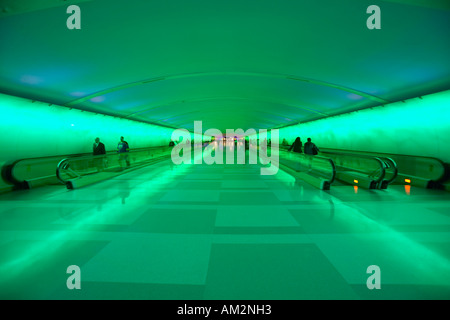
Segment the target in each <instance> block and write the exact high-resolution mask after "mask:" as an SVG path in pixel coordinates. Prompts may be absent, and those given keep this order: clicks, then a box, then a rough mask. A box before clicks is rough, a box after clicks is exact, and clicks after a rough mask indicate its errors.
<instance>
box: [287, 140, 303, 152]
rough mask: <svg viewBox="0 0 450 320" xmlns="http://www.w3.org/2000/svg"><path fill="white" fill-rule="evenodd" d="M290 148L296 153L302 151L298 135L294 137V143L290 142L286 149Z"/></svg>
mask: <svg viewBox="0 0 450 320" xmlns="http://www.w3.org/2000/svg"><path fill="white" fill-rule="evenodd" d="M291 150H293V151H294V152H297V153H302V141H301V140H300V137H297V138H296V139H295V141H294V143H293V144H292V146H291V147H290V148H289V150H288V151H291Z"/></svg>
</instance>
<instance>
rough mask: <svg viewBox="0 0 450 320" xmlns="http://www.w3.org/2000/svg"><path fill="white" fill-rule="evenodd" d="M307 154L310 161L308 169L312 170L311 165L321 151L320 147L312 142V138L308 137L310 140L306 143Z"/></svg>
mask: <svg viewBox="0 0 450 320" xmlns="http://www.w3.org/2000/svg"><path fill="white" fill-rule="evenodd" d="M304 149H305V156H306V159H307V161H308V171H311V165H312V161H313V158H314V156H315V155H316V154H318V153H319V148H317V146H316V145H315V144H314V143H312V142H311V138H308V142H306V143H305V148H304Z"/></svg>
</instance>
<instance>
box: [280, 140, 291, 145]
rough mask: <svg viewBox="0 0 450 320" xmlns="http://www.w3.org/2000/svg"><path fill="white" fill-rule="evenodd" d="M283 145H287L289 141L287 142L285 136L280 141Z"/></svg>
mask: <svg viewBox="0 0 450 320" xmlns="http://www.w3.org/2000/svg"><path fill="white" fill-rule="evenodd" d="M281 144H282V145H283V146H287V145H289V143H288V142H287V140H286V139H285V138H283V142H282V143H281Z"/></svg>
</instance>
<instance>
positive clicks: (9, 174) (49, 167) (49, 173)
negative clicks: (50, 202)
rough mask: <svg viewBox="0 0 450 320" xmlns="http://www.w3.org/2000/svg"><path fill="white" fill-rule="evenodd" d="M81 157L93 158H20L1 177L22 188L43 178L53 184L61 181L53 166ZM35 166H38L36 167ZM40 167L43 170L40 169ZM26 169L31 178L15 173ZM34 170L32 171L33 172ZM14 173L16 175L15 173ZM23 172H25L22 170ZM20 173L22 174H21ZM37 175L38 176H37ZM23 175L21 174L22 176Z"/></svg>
mask: <svg viewBox="0 0 450 320" xmlns="http://www.w3.org/2000/svg"><path fill="white" fill-rule="evenodd" d="M168 148H171V147H169V146H155V147H147V148H136V149H134V148H133V150H132V151H131V152H130V154H132V153H135V152H140V151H141V152H144V151H152V150H165V149H168ZM115 154H117V151H109V152H107V154H106V155H105V156H112V155H115ZM83 157H93V156H92V154H91V153H79V154H70V155H54V156H53V155H52V156H44V157H31V158H22V159H18V160H15V161H14V162H12V163H11V164H10V165H8V166H6V167H5V168H4V172H3V176H4V177H5V179H6V180H7V181H9V182H11V183H12V184H14V185H16V186H19V187H23V186H24V185H25V184H26V182H27V181H30V179H31V180H35V179H44V178H51V177H53V178H55V182H56V183H57V181H58V180H59V181H61V180H60V179H59V178H58V173H57V174H56V175H55V169H54V168H55V165H59V164H60V163H61V162H62V161H63V160H67V159H81V158H83ZM36 165H40V166H38V167H36ZM42 165H44V166H45V168H42ZM21 166H22V168H26V167H23V166H30V167H31V169H32V177H31V178H30V179H27V177H26V176H25V177H24V176H20V175H21V173H17V168H21ZM33 169H34V170H33ZM15 171H16V173H15ZM23 172H26V171H25V170H23ZM23 172H22V173H23ZM37 173H38V174H37ZM22 175H23V174H22Z"/></svg>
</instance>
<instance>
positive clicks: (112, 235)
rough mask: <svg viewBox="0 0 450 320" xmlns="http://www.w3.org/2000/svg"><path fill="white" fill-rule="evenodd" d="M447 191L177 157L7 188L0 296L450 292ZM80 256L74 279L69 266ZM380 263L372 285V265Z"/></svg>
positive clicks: (0, 213) (2, 198)
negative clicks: (77, 179) (330, 181)
mask: <svg viewBox="0 0 450 320" xmlns="http://www.w3.org/2000/svg"><path fill="white" fill-rule="evenodd" d="M449 200H450V194H449V193H446V192H443V191H437V190H424V189H417V188H414V187H412V188H411V189H410V190H406V189H405V187H403V186H390V188H389V189H387V190H363V189H358V190H356V189H354V187H352V186H333V187H332V188H331V190H330V191H319V190H317V189H314V188H313V187H310V186H309V185H307V184H304V183H303V182H297V183H296V182H295V180H294V178H292V177H291V176H289V175H287V174H286V173H284V172H282V171H279V173H278V174H277V175H275V176H262V175H260V167H259V166H258V165H206V164H203V165H182V166H178V167H175V168H173V169H171V166H169V163H167V162H166V163H160V164H157V165H154V166H151V167H147V168H143V169H139V170H136V171H132V172H130V173H127V174H124V175H122V176H119V177H116V178H114V179H111V180H108V181H104V182H101V183H97V184H95V185H91V186H88V187H85V188H82V189H78V190H66V189H65V188H64V187H62V186H50V187H44V188H40V189H36V190H29V191H20V192H14V193H9V194H3V195H0V298H2V299H449V298H450V201H449ZM70 265H77V266H79V267H80V269H81V289H80V290H76V289H74V290H69V289H68V288H67V286H66V280H67V278H68V277H69V274H67V273H66V269H67V267H68V266H70ZM370 265H377V266H379V267H380V270H381V278H380V280H381V289H379V290H377V289H373V290H369V289H368V288H367V285H366V281H367V278H368V277H369V276H370V274H367V273H366V270H367V267H368V266H370Z"/></svg>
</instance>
